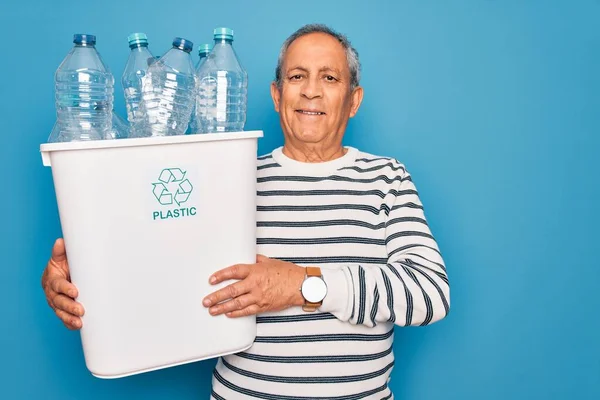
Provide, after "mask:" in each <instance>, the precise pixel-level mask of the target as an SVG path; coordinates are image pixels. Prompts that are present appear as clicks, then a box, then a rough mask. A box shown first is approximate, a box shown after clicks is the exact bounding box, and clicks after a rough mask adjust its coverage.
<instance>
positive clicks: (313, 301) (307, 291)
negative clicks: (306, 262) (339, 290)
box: [300, 267, 327, 312]
mask: <svg viewBox="0 0 600 400" xmlns="http://www.w3.org/2000/svg"><path fill="white" fill-rule="evenodd" d="M300 292H301V293H302V297H304V305H303V306H302V309H303V310H304V311H308V312H313V311H316V310H317V308H319V307H321V305H322V304H323V299H325V296H326V295H327V284H326V283H325V281H324V280H323V275H322V274H321V268H319V267H306V276H305V277H304V282H302V286H301V287H300Z"/></svg>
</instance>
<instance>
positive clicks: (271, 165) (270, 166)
mask: <svg viewBox="0 0 600 400" xmlns="http://www.w3.org/2000/svg"><path fill="white" fill-rule="evenodd" d="M277 167H281V165H279V164H277V163H271V164H264V165H259V166H258V167H256V170H257V171H261V170H263V169H267V168H277Z"/></svg>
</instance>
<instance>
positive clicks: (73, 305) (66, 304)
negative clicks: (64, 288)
mask: <svg viewBox="0 0 600 400" xmlns="http://www.w3.org/2000/svg"><path fill="white" fill-rule="evenodd" d="M52 304H54V307H55V308H57V309H59V310H62V311H64V312H66V313H68V314H71V315H73V316H75V317H82V316H83V314H84V313H85V310H84V309H83V305H81V303H78V302H76V301H74V300H73V299H71V298H69V297H67V296H65V295H64V294H58V295H56V296H55V297H53V298H52Z"/></svg>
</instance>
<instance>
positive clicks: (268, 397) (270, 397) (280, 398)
mask: <svg viewBox="0 0 600 400" xmlns="http://www.w3.org/2000/svg"><path fill="white" fill-rule="evenodd" d="M213 375H214V377H215V379H216V380H217V381H219V382H220V383H221V384H222V385H223V386H225V387H226V388H228V389H230V390H232V391H234V392H237V393H241V394H244V395H247V396H253V397H257V398H259V399H265V400H321V399H322V400H325V399H326V400H358V399H363V398H365V397H367V396H372V395H374V394H375V393H379V392H382V391H384V390H386V389H387V388H388V386H387V383H384V384H383V385H381V386H379V387H378V388H375V389H371V390H368V391H366V392H362V393H357V394H351V395H347V396H335V397H315V396H310V397H303V396H285V395H281V394H276V395H274V394H269V393H263V392H257V391H255V390H249V389H244V388H242V387H240V386H237V385H234V384H233V383H231V382H229V381H227V380H226V379H225V378H223V377H222V376H221V374H219V373H218V372H217V371H216V370H215V372H214V374H213Z"/></svg>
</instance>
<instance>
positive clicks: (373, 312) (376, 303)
mask: <svg viewBox="0 0 600 400" xmlns="http://www.w3.org/2000/svg"><path fill="white" fill-rule="evenodd" d="M378 307H379V290H378V289H377V286H375V291H374V292H373V307H372V308H371V323H372V324H373V326H375V325H377V322H375V318H376V317H377V308H378Z"/></svg>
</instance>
